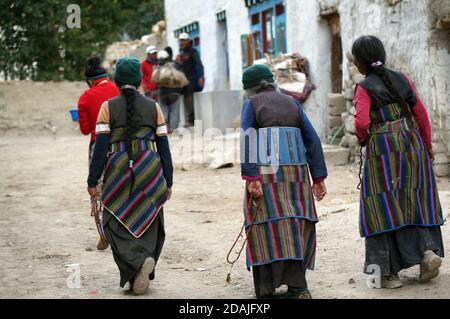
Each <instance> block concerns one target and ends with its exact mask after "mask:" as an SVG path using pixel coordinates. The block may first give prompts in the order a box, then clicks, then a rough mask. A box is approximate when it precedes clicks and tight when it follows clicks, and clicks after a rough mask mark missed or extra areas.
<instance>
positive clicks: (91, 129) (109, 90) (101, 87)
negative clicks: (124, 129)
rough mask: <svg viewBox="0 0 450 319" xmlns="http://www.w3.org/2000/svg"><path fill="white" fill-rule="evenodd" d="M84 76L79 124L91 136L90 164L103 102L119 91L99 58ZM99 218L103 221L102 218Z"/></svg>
mask: <svg viewBox="0 0 450 319" xmlns="http://www.w3.org/2000/svg"><path fill="white" fill-rule="evenodd" d="M84 75H85V77H86V83H87V85H88V86H89V89H88V90H86V91H85V92H84V93H83V94H82V95H81V96H80V98H79V99H78V118H79V120H78V123H79V125H80V131H81V133H82V134H84V135H89V134H90V135H91V141H90V143H89V163H90V162H91V158H92V153H93V151H94V144H95V125H96V123H97V117H98V112H99V111H100V106H101V105H102V104H103V102H105V101H107V100H109V99H111V98H113V97H116V96H118V95H119V89H118V88H117V86H116V85H115V84H114V83H113V82H111V81H110V80H109V76H108V74H107V73H106V70H105V69H104V68H103V67H102V66H101V60H100V58H98V57H92V58H90V59H89V60H88V61H87V66H86V70H85V72H84ZM100 187H101V186H100ZM99 217H100V219H101V216H99ZM106 248H108V243H107V242H103V241H102V240H101V238H100V237H99V238H98V239H97V249H98V250H104V249H106Z"/></svg>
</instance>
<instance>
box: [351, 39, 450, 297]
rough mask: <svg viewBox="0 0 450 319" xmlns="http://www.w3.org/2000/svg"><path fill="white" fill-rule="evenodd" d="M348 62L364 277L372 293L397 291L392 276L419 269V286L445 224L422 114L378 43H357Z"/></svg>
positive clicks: (430, 269) (436, 262) (431, 272)
mask: <svg viewBox="0 0 450 319" xmlns="http://www.w3.org/2000/svg"><path fill="white" fill-rule="evenodd" d="M352 54H353V57H354V63H355V65H356V67H357V68H358V70H359V72H360V73H362V74H363V75H365V78H364V80H362V81H361V82H359V83H358V84H357V86H356V91H355V99H354V103H355V106H356V114H355V127H356V134H357V136H358V140H359V142H360V145H361V146H365V147H366V152H365V159H364V169H363V177H362V181H361V200H360V233H361V236H362V237H365V246H366V261H365V268H364V271H365V272H366V273H368V274H373V273H374V271H375V272H376V273H378V272H377V270H378V269H379V270H380V273H379V274H380V275H381V280H380V285H378V287H377V288H399V287H401V286H402V283H401V281H400V279H399V276H398V272H399V271H400V270H402V269H406V268H409V267H412V266H414V265H420V277H419V280H420V281H421V282H427V281H430V280H431V279H433V278H435V277H437V276H438V275H439V267H440V265H441V263H442V260H441V257H443V256H444V248H443V243H442V235H441V230H440V226H441V225H442V224H443V223H444V219H443V217H442V209H441V205H440V202H439V196H438V191H437V187H436V180H435V176H434V173H433V167H432V161H433V160H434V155H433V150H432V144H431V128H430V122H429V119H428V115H427V111H426V109H425V107H424V105H423V103H422V101H421V100H420V98H419V96H418V94H417V91H416V89H415V87H414V86H413V84H412V83H411V81H410V80H409V79H408V78H407V77H406V76H405V75H403V74H401V73H399V72H395V71H392V70H390V69H388V68H386V67H385V62H386V52H385V49H384V46H383V43H382V42H381V41H380V40H379V39H378V38H376V37H374V36H362V37H360V38H358V39H357V40H356V41H355V42H354V44H353V48H352Z"/></svg>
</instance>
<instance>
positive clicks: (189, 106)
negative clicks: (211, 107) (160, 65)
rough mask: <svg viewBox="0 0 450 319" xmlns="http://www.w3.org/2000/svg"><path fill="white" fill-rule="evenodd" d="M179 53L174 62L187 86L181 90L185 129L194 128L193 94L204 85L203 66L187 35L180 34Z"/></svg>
mask: <svg viewBox="0 0 450 319" xmlns="http://www.w3.org/2000/svg"><path fill="white" fill-rule="evenodd" d="M179 40H180V53H179V55H178V56H177V58H176V62H177V63H178V64H179V65H180V66H181V69H182V70H183V72H184V74H185V75H186V78H187V79H188V80H189V84H188V85H187V86H186V87H185V88H184V89H183V97H184V115H185V122H186V123H185V127H191V126H194V119H195V115H194V93H195V92H196V91H201V89H202V88H203V85H204V83H205V80H204V75H203V64H202V61H201V59H200V55H199V53H198V51H197V50H196V49H195V48H194V47H193V45H192V41H191V40H190V39H189V34H187V33H181V34H180V36H179Z"/></svg>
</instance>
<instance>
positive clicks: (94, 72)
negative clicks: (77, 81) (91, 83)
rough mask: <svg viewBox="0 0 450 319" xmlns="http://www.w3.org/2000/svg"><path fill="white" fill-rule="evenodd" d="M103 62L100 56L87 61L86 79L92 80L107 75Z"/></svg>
mask: <svg viewBox="0 0 450 319" xmlns="http://www.w3.org/2000/svg"><path fill="white" fill-rule="evenodd" d="M101 64H102V60H101V59H100V58H99V57H98V56H93V57H91V58H89V59H88V60H87V61H86V69H85V71H84V76H85V77H86V79H88V80H89V79H92V78H95V77H97V76H101V75H105V76H106V70H105V68H103V67H102V65H101Z"/></svg>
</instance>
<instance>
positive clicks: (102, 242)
mask: <svg viewBox="0 0 450 319" xmlns="http://www.w3.org/2000/svg"><path fill="white" fill-rule="evenodd" d="M96 246H97V250H105V249H107V248H108V247H109V243H108V242H107V241H106V239H103V238H102V237H101V236H98V237H97V245H96Z"/></svg>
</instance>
